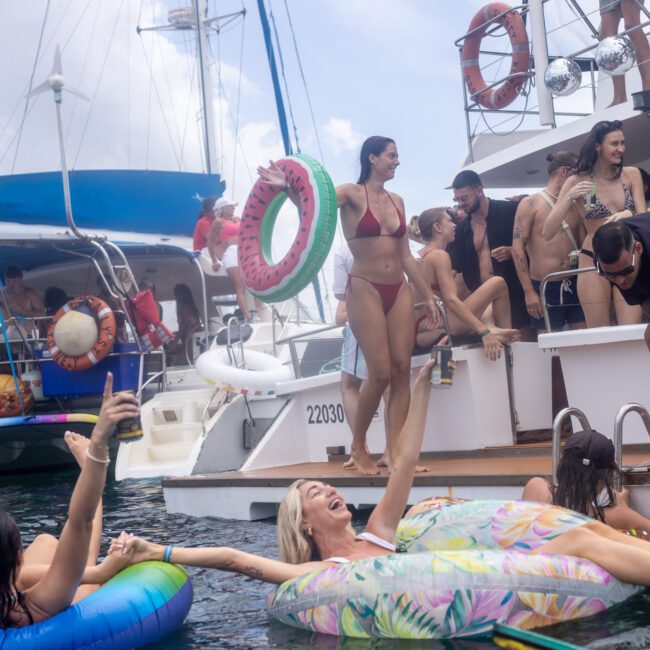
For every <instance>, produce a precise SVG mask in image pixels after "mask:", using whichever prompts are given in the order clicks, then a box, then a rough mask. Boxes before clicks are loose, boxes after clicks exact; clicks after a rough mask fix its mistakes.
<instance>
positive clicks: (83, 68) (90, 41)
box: [64, 2, 101, 142]
mask: <svg viewBox="0 0 650 650" xmlns="http://www.w3.org/2000/svg"><path fill="white" fill-rule="evenodd" d="M96 4H97V10H96V11H95V19H94V20H93V24H92V27H91V28H90V36H89V38H88V47H87V49H86V56H84V60H83V64H82V66H81V75H80V77H79V81H78V82H77V84H78V86H79V88H80V89H81V86H82V85H83V80H84V77H85V74H86V65H87V64H88V61H89V59H90V48H91V47H92V45H93V44H94V42H95V29H96V27H97V19H98V17H99V8H100V7H101V3H100V2H97V3H96ZM89 6H90V4H88V5H86V8H88V7H89ZM84 13H85V10H84ZM75 29H76V27H75ZM68 42H69V41H68ZM66 45H67V43H66ZM64 47H65V46H64ZM78 102H79V98H78V97H77V96H76V95H75V96H73V101H72V109H71V111H70V118H69V120H68V129H67V131H66V134H65V141H66V142H67V141H68V139H69V138H70V132H71V131H72V125H73V124H74V114H75V111H76V110H77V105H78Z"/></svg>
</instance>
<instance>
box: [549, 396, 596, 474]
mask: <svg viewBox="0 0 650 650" xmlns="http://www.w3.org/2000/svg"><path fill="white" fill-rule="evenodd" d="M571 416H573V417H574V418H576V419H577V420H578V421H579V422H580V425H581V426H582V429H583V431H588V430H589V429H591V426H590V425H589V420H588V419H587V416H586V415H585V414H584V413H583V412H582V411H581V410H580V409H579V408H576V407H575V406H568V407H567V408H563V409H562V410H561V411H560V412H559V413H558V414H557V415H556V416H555V419H554V420H553V443H552V449H553V462H552V472H551V474H552V482H553V485H554V486H556V485H557V468H558V465H559V463H560V437H561V435H562V425H563V424H564V420H566V418H570V417H571Z"/></svg>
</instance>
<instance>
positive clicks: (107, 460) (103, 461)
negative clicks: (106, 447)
mask: <svg viewBox="0 0 650 650" xmlns="http://www.w3.org/2000/svg"><path fill="white" fill-rule="evenodd" d="M86 456H88V458H89V459H90V460H92V461H94V462H95V463H100V464H102V465H109V464H110V462H111V459H110V456H109V457H108V458H97V456H93V455H92V454H91V453H90V447H87V448H86Z"/></svg>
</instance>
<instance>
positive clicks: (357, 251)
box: [258, 135, 440, 474]
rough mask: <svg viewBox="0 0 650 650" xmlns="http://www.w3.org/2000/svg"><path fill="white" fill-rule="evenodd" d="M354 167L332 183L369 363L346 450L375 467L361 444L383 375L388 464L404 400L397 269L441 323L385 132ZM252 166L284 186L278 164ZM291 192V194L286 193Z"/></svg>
mask: <svg viewBox="0 0 650 650" xmlns="http://www.w3.org/2000/svg"><path fill="white" fill-rule="evenodd" d="M360 158H361V174H360V176H359V180H358V181H357V182H356V183H346V184H344V185H339V186H338V187H337V188H336V201H337V204H338V207H339V208H340V210H341V224H342V226H343V234H344V236H345V238H346V239H347V241H348V244H349V246H350V250H351V251H352V256H353V257H354V263H353V265H352V269H351V273H350V277H349V280H348V287H347V293H346V301H345V302H346V306H347V309H348V321H349V323H350V327H351V328H352V332H353V334H354V336H355V337H356V339H357V341H358V342H359V345H360V346H361V351H362V353H363V356H364V358H365V360H366V365H367V367H368V380H367V381H365V382H364V383H363V385H362V387H361V391H360V392H359V405H358V408H357V415H356V418H355V421H354V422H350V428H351V429H352V448H351V456H352V460H353V461H354V464H355V466H356V468H357V469H358V470H359V471H360V472H362V473H363V474H377V473H378V472H379V470H378V469H377V466H376V465H375V463H374V462H373V460H372V459H371V458H370V455H369V453H368V449H367V447H366V433H367V431H368V427H369V426H370V423H371V421H372V418H373V417H374V414H375V413H376V411H377V407H378V406H379V401H380V399H381V396H382V395H383V393H384V391H385V390H386V387H387V386H388V384H389V383H390V398H389V400H388V406H387V409H386V419H387V423H388V440H387V445H386V454H385V459H386V461H387V463H388V465H390V463H391V460H392V459H393V457H394V455H395V449H396V442H397V437H398V435H399V432H400V430H401V428H402V425H403V424H404V419H405V418H406V413H407V411H408V407H409V395H410V371H411V354H412V351H413V338H414V312H413V298H412V296H411V290H410V289H409V285H408V284H407V283H406V282H405V279H404V273H406V275H407V276H408V278H409V280H410V281H411V282H412V283H413V284H414V285H415V286H416V288H417V289H418V291H419V292H420V294H421V295H422V296H423V298H424V303H425V305H426V309H427V312H428V316H429V318H430V319H431V320H432V324H433V325H434V326H436V327H437V326H439V325H440V315H439V312H438V309H437V307H436V306H435V303H434V296H433V293H432V292H431V289H430V287H429V286H428V285H427V283H426V282H425V281H424V278H423V277H422V274H421V273H420V270H419V269H418V265H417V262H416V261H415V259H414V258H413V256H412V255H411V251H410V249H409V244H408V237H407V236H406V218H405V216H404V214H405V210H404V201H403V200H402V197H400V196H398V195H397V194H392V193H389V192H387V191H386V189H384V184H385V183H386V182H387V181H389V180H391V179H392V178H393V177H394V176H395V170H396V169H397V167H398V165H399V159H398V155H397V147H396V145H395V142H394V141H393V140H391V139H390V138H384V137H382V136H377V135H376V136H372V137H370V138H368V139H367V140H366V141H365V142H364V143H363V146H362V147H361V155H360ZM258 173H259V174H260V176H261V177H262V178H263V179H264V180H265V181H266V182H268V183H269V184H271V185H274V186H276V187H281V188H283V189H284V188H286V187H287V181H286V178H285V176H284V173H283V172H282V170H280V169H279V168H278V167H276V166H274V165H273V164H271V167H269V168H263V167H261V168H259V169H258ZM289 197H290V198H291V199H292V200H294V199H295V200H297V199H296V197H292V196H291V193H289Z"/></svg>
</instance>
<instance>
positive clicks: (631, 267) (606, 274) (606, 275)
mask: <svg viewBox="0 0 650 650" xmlns="http://www.w3.org/2000/svg"><path fill="white" fill-rule="evenodd" d="M634 256H635V253H634V252H633V253H632V264H630V265H629V266H626V267H624V268H622V269H621V270H620V271H613V272H611V273H610V272H609V271H604V270H603V269H602V267H601V266H600V262H599V261H598V260H596V261H595V262H594V264H595V266H596V271H597V273H598V275H600V276H602V277H603V278H607V279H608V280H613V279H614V278H621V277H624V276H626V275H630V273H634Z"/></svg>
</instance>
